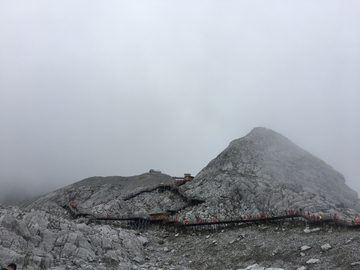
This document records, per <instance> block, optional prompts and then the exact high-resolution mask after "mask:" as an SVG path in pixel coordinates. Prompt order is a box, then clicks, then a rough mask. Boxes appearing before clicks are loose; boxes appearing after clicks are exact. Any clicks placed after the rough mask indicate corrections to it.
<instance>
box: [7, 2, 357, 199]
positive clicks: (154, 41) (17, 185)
mask: <svg viewBox="0 0 360 270" xmlns="http://www.w3.org/2000/svg"><path fill="white" fill-rule="evenodd" d="M359 14H360V2H359V1H165V0H164V1H88V0H87V1H85V0H83V1H12V0H4V1H1V2H0V147H1V151H0V183H1V188H0V189H1V191H0V197H1V198H0V202H1V201H4V200H5V199H6V200H9V199H11V197H12V196H13V195H14V196H15V197H16V198H15V199H24V198H26V197H28V196H34V195H38V194H41V193H44V192H48V191H51V190H54V189H57V188H60V187H63V186H66V185H68V184H71V183H73V182H76V181H79V180H82V179H84V178H87V177H91V176H110V175H120V176H131V175H137V174H141V173H144V172H147V171H149V169H156V170H161V171H162V172H164V173H167V174H170V175H176V176H181V175H183V173H187V172H189V173H192V174H193V175H196V174H197V173H198V172H199V171H200V170H201V169H202V168H203V167H205V166H206V165H207V164H208V163H209V162H210V160H211V159H213V158H215V157H216V156H217V155H218V154H219V153H220V152H221V151H222V150H223V149H224V148H226V147H227V146H228V144H229V143H230V141H231V140H234V139H237V138H240V137H243V136H245V135H246V134H247V133H249V132H250V131H251V129H252V128H254V127H257V126H263V127H266V128H270V129H273V130H274V131H276V132H279V133H281V134H282V135H284V136H286V137H287V138H288V139H290V140H291V141H292V142H294V143H295V144H297V145H298V146H300V147H301V148H303V149H305V150H307V151H309V152H310V153H312V154H314V155H315V156H317V157H319V158H320V159H322V160H323V161H325V162H326V163H328V164H329V165H331V166H332V167H333V168H334V169H336V170H338V171H339V172H341V173H342V174H344V176H345V179H346V183H347V184H348V185H349V186H350V187H351V188H353V189H355V190H356V191H357V192H359V193H360V182H359V175H360V166H359V165H360V164H359V161H360V143H359V138H360V121H359V119H360V106H359V101H360V88H359V86H360V17H359Z"/></svg>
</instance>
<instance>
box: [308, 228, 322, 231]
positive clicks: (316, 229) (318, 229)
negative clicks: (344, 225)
mask: <svg viewBox="0 0 360 270" xmlns="http://www.w3.org/2000/svg"><path fill="white" fill-rule="evenodd" d="M310 231H311V232H318V231H320V228H315V229H312V230H310Z"/></svg>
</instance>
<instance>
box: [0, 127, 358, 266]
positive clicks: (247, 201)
mask: <svg viewBox="0 0 360 270" xmlns="http://www.w3.org/2000/svg"><path fill="white" fill-rule="evenodd" d="M174 181H176V179H174V178H172V177H171V176H169V175H166V174H163V173H160V172H149V173H144V174H141V175H138V176H132V177H119V176H113V177H91V178H88V179H84V180H82V181H79V182H76V183H74V184H72V185H69V186H66V187H64V188H61V189H59V190H56V191H54V192H50V193H48V194H46V195H44V196H39V197H37V198H34V199H32V200H29V201H25V202H23V203H21V204H20V205H19V206H4V205H3V206H0V264H1V265H0V266H5V264H7V263H10V262H15V263H17V264H18V266H19V269H54V270H55V269H57V270H65V269H119V270H125V269H126V270H128V269H141V270H144V269H153V270H160V269H164V270H165V269H168V270H169V269H173V270H176V269H184V270H187V269H214V270H215V269H245V268H246V269H265V268H266V269H267V270H272V269H301V270H303V269H360V266H359V265H360V257H359V255H358V252H357V246H358V245H359V244H360V238H359V237H358V231H357V230H356V229H353V230H350V229H346V228H342V227H334V226H329V225H326V226H325V225H324V226H322V227H320V228H315V229H314V228H312V227H310V229H314V230H309V229H307V230H304V229H305V227H306V226H309V225H307V224H306V223H305V221H304V220H302V219H296V218H295V219H293V220H290V219H287V220H280V221H274V222H267V223H249V224H242V225H239V224H238V225H236V226H235V225H226V224H224V225H222V226H220V227H219V226H214V225H210V226H203V227H202V226H199V227H196V228H183V229H180V228H176V227H172V226H163V225H160V224H159V225H152V226H151V227H146V228H144V229H142V230H140V231H139V230H137V229H135V228H133V229H131V228H130V229H129V227H128V222H126V221H108V220H106V221H95V220H93V219H92V218H91V215H90V216H87V217H81V218H77V219H73V218H72V216H71V215H70V214H69V212H67V211H66V210H65V209H63V208H62V207H61V206H62V204H64V203H68V202H74V203H76V204H77V207H78V209H80V210H81V211H87V212H89V213H94V216H96V215H98V214H106V215H141V216H148V215H149V214H151V213H159V212H166V211H168V212H169V213H171V214H173V218H174V217H175V216H176V217H178V219H179V220H183V219H190V220H192V221H194V220H196V218H199V219H211V218H213V217H216V218H217V219H222V218H226V217H230V216H237V217H238V216H240V215H244V214H252V215H256V214H257V213H259V212H263V211H264V212H270V211H274V212H278V213H283V211H284V210H285V209H293V210H295V209H298V208H303V209H304V210H306V211H310V212H312V213H316V214H318V213H321V214H326V213H328V214H333V213H337V214H338V215H339V216H340V217H341V218H348V219H352V218H353V217H354V216H355V215H358V212H359V204H358V196H357V193H356V192H354V191H353V190H351V189H350V188H349V187H348V186H347V185H346V184H345V181H344V177H343V176H342V175H341V174H340V173H339V172H336V171H335V170H333V169H332V168H331V167H330V166H329V165H327V164H325V163H324V162H323V161H321V160H319V159H318V158H316V157H314V156H313V155H311V154H310V153H308V152H306V151H304V150H302V149H300V148H299V147H297V146H296V145H294V144H293V143H292V142H290V141H289V140H288V139H286V138H285V137H283V136H282V135H280V134H278V133H276V132H274V131H271V130H268V129H264V128H255V129H253V130H252V131H251V132H250V133H249V134H248V135H247V136H245V137H243V138H241V139H238V140H235V141H233V142H231V143H230V145H229V147H228V148H226V149H225V150H224V151H223V152H222V153H220V154H219V156H218V157H216V158H215V159H214V160H212V161H211V162H210V163H209V164H208V165H207V166H206V167H205V168H204V169H203V170H202V171H201V172H200V173H199V174H198V175H197V176H196V177H195V179H194V180H193V181H191V182H186V183H185V184H184V185H181V186H176V185H173V186H172V188H171V189H161V188H158V187H159V186H160V185H161V186H162V187H163V186H171V185H172V184H173V183H174ZM144 190H145V191H146V192H142V191H144ZM139 192H142V193H141V194H140V193H139ZM138 193H139V195H138V196H130V197H129V194H138ZM194 202H197V203H196V204H195V203H194ZM199 202H201V203H200V204H199ZM170 210H171V211H170Z"/></svg>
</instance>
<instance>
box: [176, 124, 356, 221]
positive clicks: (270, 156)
mask: <svg viewBox="0 0 360 270" xmlns="http://www.w3.org/2000/svg"><path fill="white" fill-rule="evenodd" d="M180 189H181V190H182V192H183V193H184V194H185V195H186V196H189V197H194V198H200V199H203V200H206V203H205V204H203V205H201V206H200V207H199V208H198V209H196V210H195V211H192V212H191V213H190V214H189V213H188V214H187V215H188V216H193V217H195V216H200V217H208V216H209V215H221V216H227V215H239V214H247V213H250V214H256V213H259V212H263V211H265V212H266V211H274V212H281V213H283V211H284V210H285V209H293V210H297V209H299V208H302V209H304V210H306V211H310V212H313V213H317V212H319V213H330V214H331V213H340V214H342V215H348V216H351V217H354V216H355V214H356V212H358V211H359V200H358V194H357V193H356V192H355V191H353V190H352V189H350V188H349V187H348V186H347V185H346V184H345V179H344V177H343V175H342V174H340V173H339V172H337V171H335V170H334V169H333V168H332V167H331V166H329V165H327V164H326V163H325V162H323V161H322V160H320V159H319V158H317V157H315V156H313V155H312V154H310V153H309V152H307V151H305V150H303V149H301V148H300V147H298V146H296V145H295V144H294V143H292V142H291V141H290V140H288V139H287V138H285V137H284V136H282V135H280V134H278V133H276V132H274V131H272V130H269V129H266V128H261V127H259V128H254V129H253V130H252V131H251V132H250V133H249V134H248V135H246V136H245V137H243V138H240V139H237V140H234V141H232V142H231V143H230V145H229V146H228V147H227V148H226V149H225V150H224V151H223V152H221V153H220V154H219V155H218V156H217V157H216V158H215V159H213V160H212V161H211V162H210V163H209V164H208V165H207V166H206V167H205V168H204V169H202V170H201V172H200V173H199V174H198V175H196V177H195V179H194V180H193V182H192V183H189V184H187V185H184V186H183V187H181V188H180Z"/></svg>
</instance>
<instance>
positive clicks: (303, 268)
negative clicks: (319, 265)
mask: <svg viewBox="0 0 360 270" xmlns="http://www.w3.org/2000/svg"><path fill="white" fill-rule="evenodd" d="M297 270H306V267H305V266H301V267H300V268H298V269H297Z"/></svg>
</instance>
